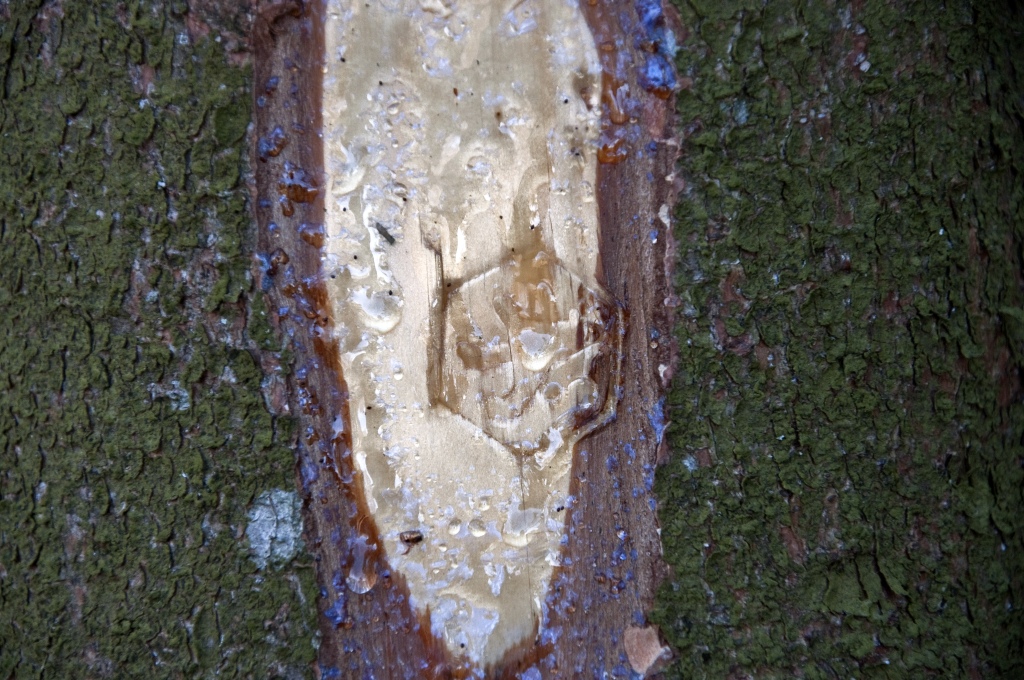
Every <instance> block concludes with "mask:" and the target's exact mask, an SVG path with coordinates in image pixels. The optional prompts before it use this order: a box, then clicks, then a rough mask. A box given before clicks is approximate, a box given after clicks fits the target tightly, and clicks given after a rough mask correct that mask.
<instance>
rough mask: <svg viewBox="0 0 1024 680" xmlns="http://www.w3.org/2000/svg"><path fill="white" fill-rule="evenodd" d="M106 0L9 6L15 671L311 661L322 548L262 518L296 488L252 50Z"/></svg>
mask: <svg viewBox="0 0 1024 680" xmlns="http://www.w3.org/2000/svg"><path fill="white" fill-rule="evenodd" d="M93 5H94V3H89V2H66V3H59V2H49V3H45V4H44V3H41V2H29V1H26V0H22V1H20V2H13V3H6V2H4V3H0V87H2V90H0V149H2V156H3V162H2V163H0V309H2V310H3V321H4V323H3V324H2V326H0V678H8V677H14V678H23V677H24V678H28V677H46V678H86V677H118V678H125V677H186V676H188V677H213V676H214V675H217V676H218V677H254V678H266V677H285V676H286V677H300V676H302V675H306V674H308V673H309V662H311V660H312V659H313V656H314V651H315V650H314V647H313V644H314V643H315V634H316V633H315V609H314V607H313V600H314V598H315V596H316V592H315V586H314V584H313V580H312V571H311V569H309V568H308V566H303V564H301V563H302V562H303V561H304V562H305V563H306V565H308V558H306V557H302V556H301V555H300V556H299V557H298V558H297V559H296V560H293V561H291V562H289V563H287V564H285V565H281V564H280V562H281V559H278V560H277V562H274V560H273V559H271V562H270V563H269V565H268V566H266V568H264V569H260V568H258V567H257V564H256V562H254V561H253V560H252V559H250V545H249V541H248V540H247V537H246V526H247V523H248V524H249V526H250V527H251V526H253V525H254V524H257V521H264V522H265V520H266V519H267V515H268V513H271V520H270V522H271V524H270V525H271V527H272V526H273V519H272V513H273V512H274V510H273V508H278V507H279V506H280V504H279V503H278V504H277V505H274V503H272V502H270V501H268V500H267V499H268V498H269V499H275V498H277V496H279V495H280V494H278V495H277V496H275V495H274V494H269V495H267V496H264V500H263V501H262V502H261V503H256V504H255V507H256V508H257V510H258V512H257V513H256V514H254V515H253V517H254V519H255V520H257V521H254V522H252V523H249V518H248V516H247V513H248V512H249V511H250V509H251V508H252V507H254V504H253V501H254V499H256V498H257V497H258V496H259V495H260V494H261V493H263V492H265V491H270V490H272V489H283V490H285V492H287V493H292V494H294V490H295V489H294V479H293V474H292V470H293V463H292V452H291V450H290V448H289V444H290V442H291V434H290V427H289V425H288V423H289V421H288V420H287V419H284V420H278V419H276V418H275V417H273V416H272V415H271V413H270V411H269V410H268V406H267V405H266V403H265V400H264V396H263V393H262V392H261V382H263V383H265V384H266V385H267V386H268V389H272V388H273V385H274V381H275V377H274V376H273V375H272V374H271V375H269V376H265V375H264V370H262V369H261V365H271V364H272V363H273V356H272V354H265V353H261V351H260V350H261V349H273V347H272V346H270V345H269V343H270V342H271V341H270V339H269V334H268V333H267V332H266V331H267V326H266V324H265V322H262V325H261V320H262V319H263V317H262V316H261V315H262V314H265V311H263V310H262V307H261V306H260V304H259V300H256V301H255V303H253V304H250V303H251V297H250V295H251V288H252V286H251V278H250V276H249V273H248V272H249V267H250V262H251V248H252V246H251V244H252V240H253V225H252V222H251V218H250V212H249V210H248V206H247V201H248V192H247V190H246V187H245V185H244V183H242V182H241V181H240V177H241V176H242V175H241V174H240V173H241V172H242V171H243V170H244V167H245V159H246V155H247V154H246V142H245V133H246V127H247V125H248V123H249V118H250V113H249V108H250V107H249V101H250V94H249V86H248V73H249V72H248V70H247V69H246V68H241V67H233V66H230V65H229V60H228V58H229V56H230V57H233V58H235V61H242V60H241V59H239V57H242V56H244V55H239V54H234V55H228V54H226V52H225V49H224V44H225V42H227V41H223V40H220V38H216V39H215V38H214V36H215V35H216V34H217V33H218V32H217V31H214V32H212V33H210V34H209V36H208V37H205V38H203V37H201V36H202V35H203V34H204V33H205V32H206V26H205V24H204V23H203V22H202V21H201V19H200V18H199V17H196V16H194V15H193V16H189V15H188V14H187V9H186V5H185V3H173V4H168V5H160V4H157V5H153V4H151V3H142V4H141V5H140V4H139V3H135V2H128V3H103V4H102V5H100V6H96V7H94V6H93ZM243 19H244V17H243ZM238 30H239V31H240V33H242V34H244V31H245V30H246V28H245V27H244V26H241V27H239V29H238ZM260 343H263V345H264V346H263V347H262V348H261V347H260V346H259V344H260ZM277 381H278V382H279V378H277ZM267 508H271V510H267ZM260 513H262V515H261V514H260ZM271 533H273V532H271ZM251 534H252V532H251V531H250V535H251ZM263 538H264V539H266V538H267V537H266V536H264V537H263ZM271 538H272V537H271ZM258 542H259V541H254V543H258ZM263 543H264V544H265V541H263ZM256 547H257V549H258V548H259V546H256ZM264 548H266V546H265V545H264ZM264 552H266V550H264ZM280 553H281V551H280V550H278V551H277V552H275V551H273V550H271V554H270V557H271V558H273V557H274V556H275V555H278V556H280ZM284 554H285V555H286V556H290V554H291V553H290V552H289V551H287V550H286V551H284Z"/></svg>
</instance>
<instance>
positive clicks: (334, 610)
mask: <svg viewBox="0 0 1024 680" xmlns="http://www.w3.org/2000/svg"><path fill="white" fill-rule="evenodd" d="M324 616H326V617H327V620H328V621H330V622H331V623H333V624H334V625H335V626H340V625H341V624H343V623H344V622H345V600H344V599H343V598H342V599H338V600H335V602H334V604H332V605H331V606H330V607H328V608H327V610H326V611H325V612H324Z"/></svg>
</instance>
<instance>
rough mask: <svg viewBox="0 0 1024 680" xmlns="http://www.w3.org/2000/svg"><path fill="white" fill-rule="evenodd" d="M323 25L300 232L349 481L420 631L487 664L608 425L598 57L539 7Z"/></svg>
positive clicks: (577, 18)
mask: <svg viewBox="0 0 1024 680" xmlns="http://www.w3.org/2000/svg"><path fill="white" fill-rule="evenodd" d="M324 31H325V55H326V56H325V65H324V86H323V144H324V171H325V191H326V196H325V212H326V215H325V229H324V230H323V233H321V232H320V231H319V230H317V229H315V228H309V229H308V230H307V232H305V233H304V235H303V238H304V239H306V240H307V242H309V243H320V242H321V241H322V243H323V270H324V275H325V277H326V278H325V280H326V281H328V286H327V288H328V292H329V297H330V304H331V306H332V311H331V313H332V318H333V319H334V332H335V334H336V336H337V343H338V347H339V354H340V361H341V365H342V369H343V372H344V375H345V378H346V382H347V385H348V389H349V409H350V414H351V416H350V417H351V420H352V423H351V425H352V428H351V429H352V451H353V457H354V459H355V461H356V467H357V470H358V472H359V473H360V474H359V475H358V479H360V480H361V482H362V485H363V489H362V491H363V493H365V496H366V500H367V504H368V506H369V509H370V512H371V513H372V515H373V519H374V521H375V522H376V526H377V530H378V531H379V534H380V539H381V541H382V543H383V547H384V550H385V551H386V553H387V558H388V561H389V563H390V564H391V566H392V567H393V568H394V569H396V570H398V571H399V572H400V573H401V574H402V575H403V576H404V578H405V580H406V583H407V585H408V588H409V593H410V596H411V600H412V603H413V605H414V606H415V607H416V608H417V609H418V610H419V611H421V612H426V611H429V613H430V626H431V629H432V632H433V633H434V634H435V635H436V636H438V637H439V638H440V639H442V640H444V642H445V644H446V645H447V646H448V648H449V650H450V651H451V652H452V653H453V654H454V655H456V656H463V657H465V658H467V659H468V660H470V661H472V662H474V663H479V664H491V663H495V662H497V661H498V660H499V659H501V658H502V656H503V654H504V653H505V652H506V651H508V650H509V649H510V648H512V647H513V646H515V645H517V644H519V643H522V642H523V641H524V640H527V639H529V638H530V637H531V636H533V635H535V634H536V633H537V630H538V627H539V626H541V622H542V621H543V616H542V615H543V607H544V606H545V595H546V593H547V590H548V585H549V583H550V580H551V576H552V573H553V570H554V569H555V567H556V566H557V565H558V564H559V561H560V555H561V548H562V544H563V541H564V538H565V535H566V534H565V514H566V510H567V509H568V508H570V507H571V505H572V503H573V499H572V498H571V497H570V495H569V485H570V472H571V469H572V460H573V450H574V446H575V444H576V442H578V441H579V440H580V438H581V437H583V436H585V435H586V434H588V433H589V432H591V431H593V430H594V429H595V428H597V427H600V426H601V425H603V424H605V423H607V422H608V421H609V420H610V419H611V418H612V417H613V416H614V413H615V407H616V400H617V395H616V386H617V385H618V381H619V373H620V364H621V361H622V359H621V357H622V338H623V334H624V318H623V312H622V309H621V308H620V306H619V305H617V304H616V302H615V301H614V300H613V299H612V298H611V297H610V296H609V295H608V293H607V292H605V291H604V289H603V288H602V286H601V285H600V283H599V279H598V272H599V271H600V263H599V257H600V253H599V244H600V233H599V224H598V217H597V204H596V202H595V195H594V193H595V190H594V186H595V182H596V175H597V171H596V168H597V165H598V162H599V159H601V160H603V159H602V153H604V154H605V155H607V153H608V152H606V151H603V150H602V149H601V147H600V144H599V141H598V138H599V134H600V124H601V120H600V119H601V99H602V93H603V92H604V93H605V94H607V92H606V90H607V87H602V78H603V76H602V65H601V58H600V56H599V52H598V49H597V47H596V45H595V43H594V39H593V37H592V36H591V34H590V32H589V29H588V28H587V24H586V21H585V19H584V17H583V15H582V14H581V12H580V9H579V7H578V6H577V5H576V4H575V3H572V2H563V1H561V0H550V1H548V2H537V3H531V2H504V3H502V2H493V1H492V0H473V1H471V2H460V3H449V2H443V1H441V0H436V1H432V2H421V1H413V0H392V1H391V2H374V3H369V4H368V3H364V2H343V1H340V0H331V1H330V2H329V3H328V5H327V14H326V19H325V25H324ZM271 146H274V145H271ZM274 148H276V146H274ZM272 150H273V149H270V150H268V153H270V151H272ZM300 179H301V178H291V179H290V181H291V182H293V183H294V184H296V185H297V186H298V187H299V188H297V189H295V191H294V192H289V193H288V198H289V199H290V200H298V196H297V194H298V193H300V192H299V189H301V188H302V187H301V183H300ZM292 193H295V194H296V197H294V198H293V197H292ZM355 576H356V577H357V578H353V577H352V576H350V578H349V587H351V588H352V589H354V590H356V591H357V592H359V591H360V590H361V589H363V588H370V587H373V584H372V583H368V582H366V581H365V580H360V578H358V577H359V574H355Z"/></svg>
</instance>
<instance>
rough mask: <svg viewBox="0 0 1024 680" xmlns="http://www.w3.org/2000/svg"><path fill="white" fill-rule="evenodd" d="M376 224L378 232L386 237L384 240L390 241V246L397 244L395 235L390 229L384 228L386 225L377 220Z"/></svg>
mask: <svg viewBox="0 0 1024 680" xmlns="http://www.w3.org/2000/svg"><path fill="white" fill-rule="evenodd" d="M374 224H375V225H376V227H377V233H378V234H380V235H381V236H383V237H384V240H385V241H387V242H388V245H389V246H393V245H395V237H394V236H392V235H391V234H390V233H389V232H388V230H387V229H385V228H384V225H383V224H381V223H380V222H375V223H374Z"/></svg>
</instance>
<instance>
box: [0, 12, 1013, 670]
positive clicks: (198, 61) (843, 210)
mask: <svg viewBox="0 0 1024 680" xmlns="http://www.w3.org/2000/svg"><path fill="white" fill-rule="evenodd" d="M227 4H229V5H230V3H227ZM206 5H207V6H206V7H190V6H189V5H188V4H187V3H185V2H174V3H168V4H159V3H157V4H153V3H148V2H147V3H136V2H125V3H119V4H116V5H115V4H113V3H109V4H104V5H100V6H98V7H95V8H93V7H91V6H90V4H89V3H84V2H65V3H60V2H45V3H44V2H37V1H32V0H20V1H17V2H8V1H5V0H0V150H2V151H3V155H4V158H5V160H7V162H6V163H4V164H3V165H2V166H0V311H2V312H3V317H4V319H5V321H6V323H5V324H4V325H3V327H2V328H0V678H8V677H14V678H21V677H68V678H79V677H83V678H90V677H96V678H101V677H150V676H152V677H185V676H189V677H213V676H215V675H216V676H218V677H254V678H263V677H290V678H291V677H294V678H298V677H313V676H314V675H315V674H316V673H317V671H316V669H315V668H314V666H313V660H314V659H315V657H316V650H315V647H314V645H315V642H316V640H317V638H316V633H315V630H316V627H317V623H316V616H317V609H316V596H317V592H316V587H315V585H314V579H313V570H312V569H311V568H310V566H309V565H310V557H309V556H308V554H306V553H305V552H302V551H299V552H297V553H294V552H293V547H290V546H292V544H291V543H290V540H291V539H292V538H294V535H295V532H296V528H295V527H294V525H293V524H292V523H291V520H290V518H291V517H293V515H292V513H291V512H290V510H289V504H290V503H291V502H292V501H291V500H289V499H290V498H293V497H292V496H287V494H293V493H294V491H295V481H294V458H293V452H292V448H293V445H294V434H293V430H294V424H293V421H292V419H291V418H290V417H286V416H285V415H284V408H285V406H284V405H285V403H286V401H285V400H284V395H283V379H282V373H283V371H284V370H286V367H287V366H288V365H289V354H288V353H289V351H290V350H289V349H288V348H287V346H286V345H282V341H281V340H280V339H279V338H277V337H276V336H275V335H274V333H273V332H272V329H271V325H270V324H269V323H268V314H273V313H274V310H267V309H266V305H265V304H264V299H263V298H262V296H261V295H259V294H258V293H254V292H253V288H252V284H251V280H250V277H249V274H248V271H249V268H250V254H251V253H252V252H253V249H254V229H253V222H252V217H251V212H250V210H249V208H248V206H247V197H248V190H247V189H246V187H245V186H244V183H243V179H242V178H244V177H245V176H246V175H245V165H246V155H247V149H248V146H247V142H246V139H245V135H246V126H247V125H248V123H249V120H250V107H249V102H250V97H251V95H250V85H249V80H250V76H249V70H248V67H247V66H246V64H247V58H246V55H245V53H244V52H243V51H241V50H242V49H244V37H245V36H247V35H248V32H249V29H250V23H249V22H250V17H248V16H247V15H246V14H245V11H244V9H243V10H236V9H234V6H233V5H232V6H231V8H230V9H227V10H223V11H222V10H219V9H218V8H217V7H216V6H210V3H206ZM680 9H681V11H682V14H683V18H684V23H685V25H686V26H687V31H688V33H687V34H686V35H685V36H684V35H681V36H679V44H680V51H679V55H678V65H679V68H680V75H681V76H682V77H683V82H682V85H683V90H682V91H681V92H680V97H679V110H680V123H681V125H682V129H681V132H682V134H683V136H684V145H683V154H684V157H683V159H682V162H681V165H680V170H679V173H678V175H679V179H680V182H681V188H682V190H683V195H682V198H681V201H680V203H679V205H678V206H677V209H676V218H677V231H676V235H677V238H678V239H679V242H680V243H679V255H680V269H679V281H678V290H677V293H678V303H679V307H678V311H679V312H680V326H679V332H678V340H679V345H680V350H681V356H682V364H681V367H680V370H679V371H678V372H677V377H676V383H675V388H674V391H673V393H672V396H671V402H672V407H673V416H672V418H673V421H674V425H673V426H672V429H671V430H670V439H671V448H672V452H671V458H670V461H669V463H668V464H667V465H666V466H665V467H664V468H663V469H662V471H661V473H660V476H659V480H658V485H657V487H656V492H657V495H658V502H659V512H660V517H661V522H662V538H663V543H664V545H665V557H666V560H667V561H668V562H669V563H670V565H671V567H672V569H673V575H672V577H671V578H670V579H669V581H668V582H667V583H666V584H665V586H664V587H663V589H662V591H661V593H660V595H659V598H658V600H657V602H656V611H655V615H654V617H655V618H656V620H657V621H658V622H659V623H660V625H661V630H662V633H663V634H664V635H665V636H666V637H667V639H668V641H669V642H671V643H672V644H673V645H674V646H675V649H676V652H677V657H676V660H675V664H674V666H673V667H672V668H670V669H669V671H668V672H667V674H668V675H669V676H670V677H708V678H721V677H747V676H761V677H789V676H792V675H800V676H803V677H822V678H832V677H850V676H854V677H876V676H877V677H889V676H892V677H915V678H916V677H928V676H954V677H976V678H980V677H1019V676H1020V675H1021V673H1022V671H1024V669H1022V630H1024V621H1022V620H1021V619H1022V616H1021V614H1020V611H1021V599H1022V583H1021V578H1022V576H1021V575H1022V574H1024V538H1022V526H1021V523H1022V519H1021V513H1020V509H1021V500H1022V499H1021V489H1022V486H1024V485H1022V482H1024V479H1022V476H1024V473H1022V464H1021V461H1022V449H1024V445H1022V441H1021V429H1020V428H1021V425H1020V423H1022V422H1024V408H1022V403H1021V383H1020V371H1019V366H1020V364H1021V360H1022V357H1024V312H1022V309H1024V294H1022V289H1024V278H1022V274H1021V271H1022V264H1021V262H1022V253H1021V244H1022V241H1024V233H1022V231H1024V214H1022V200H1024V193H1022V192H1024V190H1022V182H1021V167H1022V163H1024V161H1022V158H1024V133H1022V125H1024V122H1022V120H1024V104H1022V101H1021V96H1022V95H1021V93H1022V92H1024V82H1022V80H1024V78H1022V75H1021V67H1020V64H1022V63H1024V54H1022V53H1021V47H1020V45H1022V44H1024V39H1022V30H1021V25H1022V24H1021V18H1020V15H1019V14H1015V13H1014V12H1013V11H1012V10H1011V8H1010V6H1009V4H1006V5H1003V4H1001V3H997V2H994V3H982V2H977V3H974V4H972V3H970V2H966V1H963V0H957V1H954V2H951V3H947V4H945V5H940V4H939V3H916V4H911V3H909V2H885V3H883V2H872V3H864V2H861V1H859V0H858V1H856V2H852V3H845V2H838V3H835V2H827V1H822V2H813V3H803V2H801V3H796V2H770V3H762V2H760V1H757V2H749V1H742V0H736V1H734V2H704V1H703V0H691V1H690V2H687V3H685V4H683V6H682V7H681V8H680ZM217 38H220V41H219V42H217ZM232 64H234V65H232ZM222 85H223V87H221V86H222ZM261 391H262V394H261ZM275 491H276V492H280V493H283V494H286V495H285V496H284V497H282V496H281V495H280V494H279V493H275ZM278 517H280V521H278V520H277V519H276V518H278ZM268 519H269V521H268ZM253 525H258V526H263V527H265V528H266V530H265V531H263V532H262V533H260V532H255V531H252V530H251V529H250V531H248V532H247V531H246V530H247V528H250V527H251V526H253ZM249 537H251V539H252V540H250V539H249ZM261 556H262V557H263V558H264V559H265V560H266V561H265V562H262V563H258V561H254V560H253V557H256V558H257V560H258V558H260V557H261ZM260 564H263V565H265V566H262V567H261V566H260ZM311 642H313V644H311ZM617 672H619V671H617ZM620 674H621V675H623V676H624V677H625V676H628V670H627V669H622V671H621V673H620Z"/></svg>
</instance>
